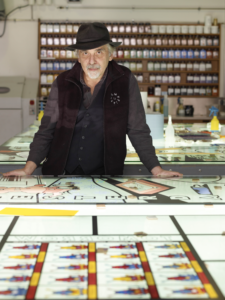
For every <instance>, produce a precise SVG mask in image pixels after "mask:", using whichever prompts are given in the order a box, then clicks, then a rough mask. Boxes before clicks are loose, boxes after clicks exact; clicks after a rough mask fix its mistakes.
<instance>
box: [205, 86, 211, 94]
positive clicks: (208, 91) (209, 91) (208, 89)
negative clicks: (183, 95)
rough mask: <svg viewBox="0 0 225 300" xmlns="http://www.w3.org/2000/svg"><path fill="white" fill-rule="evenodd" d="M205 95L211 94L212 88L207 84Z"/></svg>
mask: <svg viewBox="0 0 225 300" xmlns="http://www.w3.org/2000/svg"><path fill="white" fill-rule="evenodd" d="M205 95H206V96H212V88H211V87H210V86H207V87H206V89H205Z"/></svg>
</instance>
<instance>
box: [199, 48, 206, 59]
mask: <svg viewBox="0 0 225 300" xmlns="http://www.w3.org/2000/svg"><path fill="white" fill-rule="evenodd" d="M200 58H201V59H205V58H206V51H205V49H201V50H200Z"/></svg>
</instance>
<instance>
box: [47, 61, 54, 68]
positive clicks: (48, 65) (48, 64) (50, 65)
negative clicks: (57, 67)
mask: <svg viewBox="0 0 225 300" xmlns="http://www.w3.org/2000/svg"><path fill="white" fill-rule="evenodd" d="M47 69H48V70H53V63H52V62H48V63H47Z"/></svg>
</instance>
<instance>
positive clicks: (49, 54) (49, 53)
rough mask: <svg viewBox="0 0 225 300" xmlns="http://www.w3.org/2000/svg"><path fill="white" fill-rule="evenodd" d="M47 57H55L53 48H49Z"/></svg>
mask: <svg viewBox="0 0 225 300" xmlns="http://www.w3.org/2000/svg"><path fill="white" fill-rule="evenodd" d="M47 57H53V51H52V50H51V49H49V50H47Z"/></svg>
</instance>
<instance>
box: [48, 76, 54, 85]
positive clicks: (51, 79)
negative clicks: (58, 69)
mask: <svg viewBox="0 0 225 300" xmlns="http://www.w3.org/2000/svg"><path fill="white" fill-rule="evenodd" d="M47 83H48V84H52V83H53V75H52V74H48V75H47Z"/></svg>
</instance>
